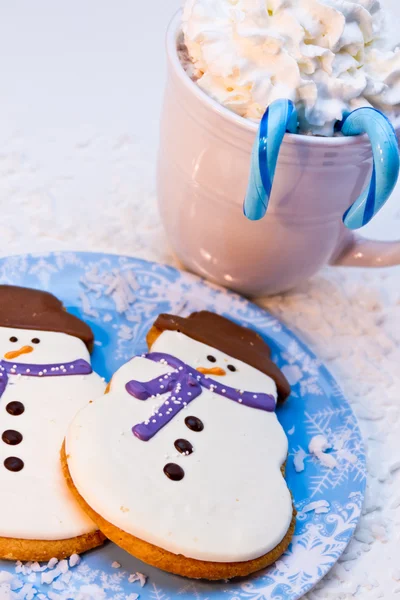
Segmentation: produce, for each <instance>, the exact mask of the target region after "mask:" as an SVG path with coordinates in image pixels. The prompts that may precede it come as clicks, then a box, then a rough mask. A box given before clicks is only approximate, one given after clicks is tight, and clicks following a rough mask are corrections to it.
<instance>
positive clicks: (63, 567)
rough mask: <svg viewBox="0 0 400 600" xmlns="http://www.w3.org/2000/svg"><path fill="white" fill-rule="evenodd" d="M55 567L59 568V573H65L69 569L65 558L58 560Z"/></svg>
mask: <svg viewBox="0 0 400 600" xmlns="http://www.w3.org/2000/svg"><path fill="white" fill-rule="evenodd" d="M57 569H60V573H66V572H67V571H68V569H69V566H68V561H67V560H65V559H64V560H60V562H59V563H58V566H57Z"/></svg>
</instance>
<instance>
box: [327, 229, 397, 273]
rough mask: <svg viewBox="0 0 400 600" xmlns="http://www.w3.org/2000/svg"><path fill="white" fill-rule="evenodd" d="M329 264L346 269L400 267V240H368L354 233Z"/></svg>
mask: <svg viewBox="0 0 400 600" xmlns="http://www.w3.org/2000/svg"><path fill="white" fill-rule="evenodd" d="M349 233H350V232H349ZM329 264H330V265H332V266H344V267H394V266H395V265H400V240H398V241H390V242H384V241H378V240H368V239H366V238H363V237H361V236H360V235H355V234H353V233H352V234H350V237H349V239H348V241H347V243H346V244H345V246H344V247H343V245H342V246H341V248H340V249H339V250H337V251H336V253H335V255H334V256H333V257H332V258H331V260H330V261H329Z"/></svg>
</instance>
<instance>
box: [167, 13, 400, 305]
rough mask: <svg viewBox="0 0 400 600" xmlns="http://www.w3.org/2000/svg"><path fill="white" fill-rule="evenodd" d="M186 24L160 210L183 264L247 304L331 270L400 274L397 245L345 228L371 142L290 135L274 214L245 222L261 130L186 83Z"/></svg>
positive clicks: (173, 78)
mask: <svg viewBox="0 0 400 600" xmlns="http://www.w3.org/2000/svg"><path fill="white" fill-rule="evenodd" d="M180 23H181V13H180V12H178V14H177V15H176V16H175V17H174V19H173V20H172V22H171V24H170V26H169V29H168V33H167V60H168V79H167V87H166V92H165V100H164V109H163V114H162V117H161V139H160V149H159V160H158V201H159V208H160V212H161V217H162V220H163V223H164V226H165V230H166V232H167V236H168V238H169V241H170V243H171V246H172V248H173V250H174V252H175V254H176V256H177V257H178V259H179V260H180V261H181V263H182V264H183V265H184V266H185V267H187V268H188V269H189V270H191V271H193V272H195V273H197V274H199V275H201V276H203V277H205V278H207V279H208V280H210V281H212V282H215V283H218V284H220V285H223V286H226V287H229V288H231V289H234V290H236V291H238V292H241V293H243V294H246V295H248V296H257V295H262V294H275V293H279V292H284V291H286V290H288V289H290V288H293V287H295V286H296V285H297V284H298V283H300V282H301V281H303V280H305V279H307V278H309V277H311V276H312V275H314V274H315V273H316V272H317V271H318V270H319V269H320V268H321V267H322V266H324V265H325V264H331V265H347V266H364V267H365V266H368V267H383V266H390V265H397V264H400V242H379V241H371V240H366V239H363V238H361V237H359V236H357V235H355V234H354V233H352V232H351V231H349V230H348V229H346V227H345V226H344V225H343V222H342V216H343V213H345V211H346V210H347V209H348V208H349V206H351V205H352V204H353V202H354V201H355V200H356V198H358V196H359V195H360V193H361V192H362V190H363V189H364V188H365V187H366V185H367V182H368V181H369V178H370V175H371V165H372V152H371V147H370V144H369V141H368V138H367V137H366V136H357V137H332V138H323V137H312V136H304V135H297V134H296V135H294V134H286V136H285V138H284V141H283V143H282V146H281V149H280V154H279V160H278V164H277V168H276V173H275V179H274V186H273V191H272V195H271V199H270V203H269V208H268V213H267V215H266V217H265V218H264V219H262V220H260V221H249V220H247V219H246V218H245V216H244V214H243V199H244V197H245V194H246V189H247V182H248V177H249V171H250V158H251V151H252V146H253V143H254V139H255V136H256V134H257V129H258V125H257V123H253V122H252V121H249V120H247V119H244V118H242V117H240V116H238V115H236V114H235V113H233V112H231V111H229V110H228V109H226V108H224V107H223V106H221V105H219V104H218V103H217V102H215V101H214V100H213V99H212V98H210V97H209V96H207V95H206V94H205V93H204V92H203V91H202V90H201V89H200V88H199V87H198V86H197V84H196V83H195V82H193V81H192V80H191V79H190V78H189V77H188V75H187V74H186V72H185V70H184V69H183V67H182V65H181V63H180V60H179V56H178V52H177V39H178V36H179V34H180ZM396 132H397V135H398V134H399V133H400V123H397V128H396Z"/></svg>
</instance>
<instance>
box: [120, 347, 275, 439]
mask: <svg viewBox="0 0 400 600" xmlns="http://www.w3.org/2000/svg"><path fill="white" fill-rule="evenodd" d="M145 358H148V359H149V360H152V361H154V362H159V363H161V364H165V365H168V366H170V367H172V368H173V369H176V370H175V371H174V372H172V373H168V374H167V375H164V376H163V377H156V378H155V379H152V380H151V381H147V382H143V383H141V382H139V381H135V380H131V381H128V383H127V384H126V390H127V392H128V393H129V394H130V395H131V396H134V397H135V398H138V399H139V400H147V399H148V398H150V397H152V396H156V395H157V394H165V393H166V392H168V396H167V399H166V400H165V401H164V402H163V404H162V405H161V407H160V409H159V410H158V412H157V413H156V414H155V415H154V416H153V417H152V418H151V419H149V420H147V421H144V422H143V423H140V424H137V425H135V426H134V427H133V428H132V431H133V433H134V435H135V436H136V437H138V438H139V439H140V440H142V441H145V442H147V441H148V440H149V439H151V438H152V437H153V436H154V435H155V434H156V433H157V432H158V431H160V429H161V428H162V427H164V426H165V425H167V423H169V422H170V421H171V420H172V419H173V418H174V417H175V416H176V415H177V414H178V413H179V412H180V411H181V410H182V409H183V408H185V406H187V405H188V404H189V403H190V402H192V401H193V400H194V399H195V398H197V397H198V396H200V394H201V393H202V391H203V388H206V389H208V390H210V391H211V392H214V393H215V394H218V395H220V396H224V397H225V398H229V400H233V401H234V402H238V403H239V404H243V405H244V406H248V407H250V408H257V409H259V410H265V411H267V412H274V411H275V398H274V397H273V396H272V395H271V394H264V393H257V394H255V393H253V392H246V391H243V390H236V389H234V388H232V387H229V386H227V385H224V384H221V383H219V382H217V381H216V380H214V379H210V378H209V377H207V376H205V375H203V374H202V373H199V371H198V370H197V371H196V370H195V369H194V368H193V367H191V366H189V365H187V364H185V363H184V362H183V361H181V360H179V359H178V358H176V357H175V356H171V355H170V354H165V353H163V352H150V353H149V354H146V355H145Z"/></svg>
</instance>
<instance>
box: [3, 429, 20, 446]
mask: <svg viewBox="0 0 400 600" xmlns="http://www.w3.org/2000/svg"><path fill="white" fill-rule="evenodd" d="M1 439H2V440H3V442H4V443H5V444H9V445H10V446H17V445H18V444H20V443H21V442H22V439H23V437H22V434H21V433H20V432H19V431H15V430H14V429H7V431H4V432H3V435H2V436H1Z"/></svg>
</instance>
